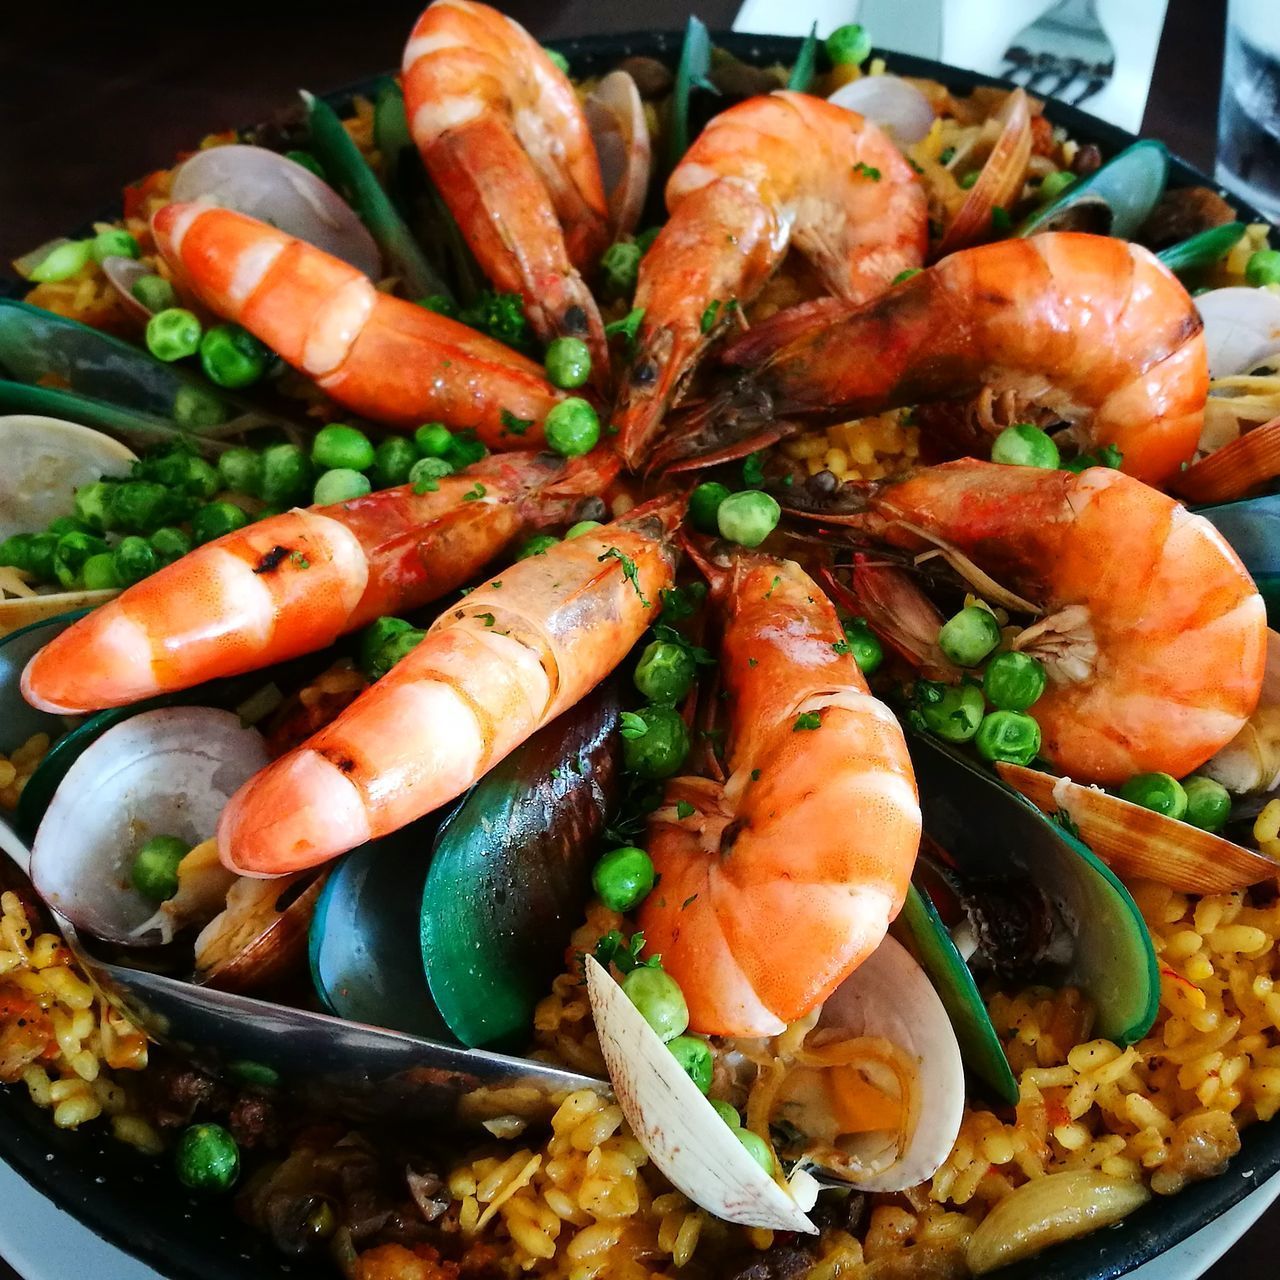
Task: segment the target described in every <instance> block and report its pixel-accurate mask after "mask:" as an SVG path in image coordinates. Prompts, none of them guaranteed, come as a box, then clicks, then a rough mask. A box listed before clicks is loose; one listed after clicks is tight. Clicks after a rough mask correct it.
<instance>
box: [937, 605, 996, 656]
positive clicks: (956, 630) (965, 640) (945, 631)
mask: <svg viewBox="0 0 1280 1280" xmlns="http://www.w3.org/2000/svg"><path fill="white" fill-rule="evenodd" d="M999 643H1000V624H999V623H998V622H997V621H996V619H995V616H994V615H993V614H992V613H991V611H990V610H988V609H983V608H980V607H979V606H978V605H975V604H971V605H968V606H967V607H965V608H963V609H961V610H960V612H959V613H957V614H956V615H955V616H954V617H951V618H948V619H947V621H946V622H944V623H943V624H942V629H941V630H940V631H939V632H938V647H939V648H940V649H941V650H942V652H943V653H945V654H946V655H947V657H948V658H950V659H951V661H952V662H954V663H956V664H957V666H961V667H976V666H977V665H978V663H980V662H981V661H982V660H983V658H985V657H986V656H987V654H989V653H990V652H991V651H992V650H993V649H994V648H995V647H996V646H997V645H998V644H999Z"/></svg>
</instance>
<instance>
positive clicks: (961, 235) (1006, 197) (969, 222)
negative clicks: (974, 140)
mask: <svg viewBox="0 0 1280 1280" xmlns="http://www.w3.org/2000/svg"><path fill="white" fill-rule="evenodd" d="M996 119H997V120H998V121H999V122H1000V124H1001V126H1002V127H1001V130H1000V136H999V137H998V138H997V139H996V145H995V146H994V147H993V148H992V149H991V154H990V155H989V156H988V157H987V163H986V164H984V165H983V166H982V172H981V173H980V174H979V175H978V181H977V182H975V183H974V185H973V190H972V191H970V192H969V198H968V199H967V200H966V201H965V202H964V204H962V205H961V206H960V212H959V213H957V214H956V216H955V218H954V219H953V220H952V223H951V225H950V226H949V227H948V228H947V233H946V235H945V236H943V238H942V243H941V244H940V245H939V246H938V255H937V256H938V257H940V258H942V257H945V256H946V255H947V254H949V253H954V252H955V251H956V250H957V249H967V248H968V247H969V246H970V245H974V244H981V243H982V242H983V241H986V240H990V239H992V238H993V234H994V228H993V226H992V215H993V212H994V211H995V210H996V209H1008V208H1009V206H1010V205H1011V204H1013V202H1014V201H1015V200H1016V199H1017V198H1018V194H1019V193H1020V192H1021V191H1022V184H1023V183H1024V182H1026V180H1027V165H1028V164H1030V162H1031V104H1030V103H1029V102H1028V100H1027V95H1026V93H1025V91H1024V90H1022V89H1015V90H1014V91H1013V92H1012V93H1011V94H1010V95H1009V97H1008V100H1007V101H1006V102H1005V104H1004V106H1003V107H1001V108H1000V113H999V114H998V115H997V116H996Z"/></svg>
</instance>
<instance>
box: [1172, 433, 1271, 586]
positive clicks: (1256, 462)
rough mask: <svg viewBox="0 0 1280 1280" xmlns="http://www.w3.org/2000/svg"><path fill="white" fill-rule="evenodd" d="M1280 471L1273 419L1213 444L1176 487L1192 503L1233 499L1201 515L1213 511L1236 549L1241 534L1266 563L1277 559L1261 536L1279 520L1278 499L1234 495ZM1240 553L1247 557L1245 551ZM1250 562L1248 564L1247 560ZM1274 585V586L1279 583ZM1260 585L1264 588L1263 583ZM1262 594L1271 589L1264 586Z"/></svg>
mask: <svg viewBox="0 0 1280 1280" xmlns="http://www.w3.org/2000/svg"><path fill="white" fill-rule="evenodd" d="M1277 476H1280V418H1272V419H1271V420H1270V421H1269V422H1264V423H1263V424H1262V425H1261V426H1260V427H1254V428H1253V429H1252V430H1251V431H1246V432H1245V433H1244V434H1243V435H1241V436H1240V437H1239V438H1238V439H1235V440H1232V441H1231V442H1230V443H1229V444H1224V445H1223V446H1222V447H1221V448H1218V449H1214V450H1213V452H1212V453H1210V454H1208V455H1207V456H1206V457H1203V458H1199V459H1197V460H1196V461H1195V462H1193V463H1192V464H1191V465H1190V466H1189V467H1187V468H1186V469H1185V470H1183V471H1181V472H1179V473H1178V475H1177V477H1176V478H1175V479H1174V481H1173V486H1174V488H1176V489H1177V491H1178V495H1179V496H1180V497H1182V498H1185V499H1186V500H1187V501H1188V502H1211V503H1216V502H1225V503H1228V504H1229V505H1227V506H1222V507H1209V508H1206V509H1203V510H1201V512H1200V514H1201V515H1203V516H1208V517H1209V519H1210V520H1212V521H1213V523H1214V524H1216V525H1217V526H1218V528H1219V529H1221V530H1222V532H1223V534H1224V535H1226V537H1227V541H1229V542H1230V543H1231V544H1232V546H1235V547H1236V550H1237V551H1239V550H1240V547H1239V546H1236V537H1239V538H1241V539H1242V541H1245V542H1247V543H1248V544H1249V546H1250V548H1251V550H1252V551H1253V553H1254V556H1255V560H1256V562H1257V563H1258V564H1259V565H1265V564H1269V563H1270V562H1272V561H1273V560H1274V553H1270V554H1267V553H1265V552H1264V547H1265V543H1263V542H1261V541H1260V535H1261V534H1262V532H1263V530H1264V529H1266V528H1267V526H1268V525H1270V524H1272V523H1273V521H1274V518H1275V511H1276V508H1275V506H1274V503H1273V501H1272V500H1271V499H1268V498H1259V499H1255V500H1253V501H1251V502H1232V501H1231V500H1232V499H1233V498H1239V497H1241V496H1242V495H1243V494H1246V493H1248V492H1249V491H1250V490H1251V489H1257V488H1260V487H1261V486H1262V485H1264V484H1268V483H1270V482H1271V481H1272V480H1274V479H1276V477H1277ZM1267 504H1271V505H1267ZM1233 508H1234V509H1233ZM1228 529H1230V530H1231V531H1232V532H1228ZM1232 533H1234V534H1235V537H1233V536H1232ZM1241 558H1242V559H1243V558H1244V556H1243V553H1242V555H1241ZM1245 563H1246V565H1248V564H1249V562H1248V560H1246V561H1245ZM1250 571H1251V572H1252V566H1250ZM1266 572H1271V571H1270V570H1266ZM1269 585H1272V586H1273V587H1274V583H1271V584H1269ZM1259 587H1260V588H1262V584H1261V583H1259ZM1263 594H1264V595H1266V594H1267V592H1266V590H1265V589H1263Z"/></svg>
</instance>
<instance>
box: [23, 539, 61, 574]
mask: <svg viewBox="0 0 1280 1280" xmlns="http://www.w3.org/2000/svg"><path fill="white" fill-rule="evenodd" d="M57 550H58V535H57V534H56V533H37V534H35V535H34V536H33V537H32V539H31V545H30V547H29V548H28V550H27V558H28V561H29V564H30V567H29V568H28V569H27V572H28V573H30V574H31V575H32V576H33V577H34V578H35V579H36V580H37V581H39V582H56V581H57V578H58V575H57V573H56V571H55V570H54V557H55V555H56V554H57Z"/></svg>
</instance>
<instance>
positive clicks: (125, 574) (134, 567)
mask: <svg viewBox="0 0 1280 1280" xmlns="http://www.w3.org/2000/svg"><path fill="white" fill-rule="evenodd" d="M111 557H112V561H113V565H114V569H115V573H116V576H117V577H118V578H119V579H120V581H121V582H122V583H124V584H125V586H131V585H132V584H133V583H135V582H141V581H142V579H143V578H149V577H150V576H151V575H152V574H153V573H155V571H156V570H157V569H158V568H159V567H160V560H159V557H158V556H157V555H156V551H155V548H154V547H153V546H152V545H151V543H149V542H148V541H147V540H146V539H145V538H139V537H138V536H137V535H136V534H132V535H130V536H129V537H127V538H121V539H120V541H119V542H118V543H117V544H116V549H115V550H114V551H113V552H112V553H111Z"/></svg>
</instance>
